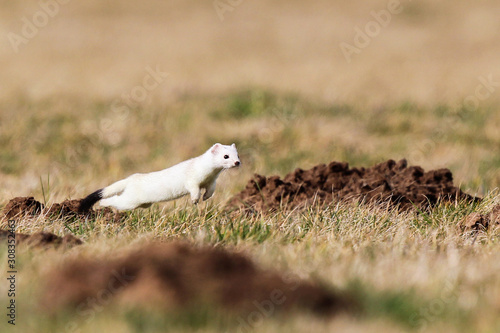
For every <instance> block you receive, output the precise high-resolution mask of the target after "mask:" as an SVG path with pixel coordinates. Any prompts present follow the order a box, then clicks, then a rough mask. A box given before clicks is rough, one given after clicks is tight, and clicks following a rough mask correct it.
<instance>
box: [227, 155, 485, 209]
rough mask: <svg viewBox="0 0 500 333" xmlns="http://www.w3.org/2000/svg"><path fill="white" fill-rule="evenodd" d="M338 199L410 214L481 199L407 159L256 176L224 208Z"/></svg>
mask: <svg viewBox="0 0 500 333" xmlns="http://www.w3.org/2000/svg"><path fill="white" fill-rule="evenodd" d="M341 200H356V201H360V202H378V203H387V204H390V205H392V206H397V207H399V208H400V209H402V210H408V209H413V208H415V207H417V208H418V209H426V208H429V207H431V206H434V205H435V204H436V203H437V202H447V201H454V200H470V201H474V200H480V199H479V198H476V197H472V196H470V195H468V194H465V193H463V192H462V191H461V190H460V189H459V188H458V187H455V186H454V185H453V175H452V173H451V171H450V170H448V169H438V170H432V171H428V172H425V171H424V169H422V168H421V167H419V166H408V165H407V161H406V160H401V161H399V162H395V161H394V160H388V161H386V162H384V163H380V164H377V165H375V166H373V167H371V168H349V165H348V164H347V163H340V162H331V163H330V164H328V165H326V164H320V165H317V166H315V167H313V168H312V169H310V170H303V169H296V170H295V171H294V172H292V173H289V174H288V175H286V176H285V177H284V178H283V179H281V178H280V177H279V176H272V177H265V176H262V175H258V174H256V175H255V176H254V179H251V180H250V181H249V182H248V184H247V186H246V187H245V189H244V190H243V191H242V192H240V193H239V194H237V195H235V196H234V197H233V198H231V199H230V201H229V202H228V206H227V207H228V209H230V210H244V211H247V212H266V211H273V210H277V209H293V208H296V207H304V206H307V205H311V204H323V203H331V202H332V201H341Z"/></svg>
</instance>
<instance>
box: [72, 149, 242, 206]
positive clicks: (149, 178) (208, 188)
mask: <svg viewBox="0 0 500 333" xmlns="http://www.w3.org/2000/svg"><path fill="white" fill-rule="evenodd" d="M240 164H241V162H240V158H239V157H238V151H237V150H236V146H235V144H234V143H233V144H232V145H231V146H225V145H221V144H220V143H216V144H215V145H213V146H212V147H211V148H210V149H209V150H207V151H206V152H205V153H204V154H203V155H200V156H198V157H195V158H192V159H189V160H187V161H184V162H181V163H179V164H176V165H174V166H172V167H170V168H167V169H165V170H161V171H156V172H151V173H136V174H133V175H131V176H129V177H127V178H125V179H122V180H119V181H117V182H116V183H113V184H111V185H109V186H108V187H105V188H102V189H100V190H97V191H95V192H94V193H92V194H90V195H88V196H87V197H86V198H85V199H83V200H82V201H81V202H80V211H82V212H86V211H88V210H89V209H90V208H91V207H92V206H93V205H94V204H95V203H96V202H97V201H99V200H100V201H101V202H100V205H101V206H104V207H114V208H116V209H118V210H129V209H134V208H137V207H142V208H147V207H149V206H151V204H152V203H154V202H160V201H169V200H174V199H178V198H180V197H182V196H185V195H187V194H190V195H191V201H192V202H193V203H194V204H197V203H198V202H199V201H200V197H201V190H202V189H203V190H205V192H204V194H203V200H207V199H209V198H210V197H211V196H212V195H213V194H214V191H215V182H216V181H217V177H218V176H219V174H220V173H221V171H222V170H224V169H230V168H233V167H237V166H239V165H240Z"/></svg>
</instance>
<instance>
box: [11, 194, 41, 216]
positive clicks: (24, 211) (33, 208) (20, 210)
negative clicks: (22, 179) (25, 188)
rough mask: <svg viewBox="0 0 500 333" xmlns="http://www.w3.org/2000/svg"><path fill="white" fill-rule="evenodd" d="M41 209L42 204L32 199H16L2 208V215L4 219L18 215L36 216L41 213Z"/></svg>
mask: <svg viewBox="0 0 500 333" xmlns="http://www.w3.org/2000/svg"><path fill="white" fill-rule="evenodd" d="M42 209H43V204H42V203H40V202H38V201H36V200H35V198H33V197H16V198H14V199H11V200H10V201H9V203H8V204H7V205H6V206H5V207H4V209H3V213H4V215H5V217H7V218H8V219H11V218H13V217H15V216H19V215H25V216H26V215H31V216H36V215H38V214H40V213H41V212H42Z"/></svg>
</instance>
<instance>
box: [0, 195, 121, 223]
mask: <svg viewBox="0 0 500 333" xmlns="http://www.w3.org/2000/svg"><path fill="white" fill-rule="evenodd" d="M79 206H80V200H65V201H63V202H61V203H55V204H52V205H51V206H47V207H45V206H44V205H43V204H42V203H41V202H39V201H36V200H35V199H34V198H33V197H17V198H14V199H12V200H10V201H9V202H8V203H7V205H6V206H5V208H4V209H3V213H4V215H5V217H6V218H8V219H11V218H14V217H18V216H37V215H40V214H43V215H46V216H50V217H59V218H73V217H82V218H84V217H87V218H92V219H95V218H96V217H97V216H102V217H103V218H104V219H106V220H108V221H112V222H118V221H120V220H121V219H122V217H123V214H120V213H117V214H115V213H114V212H113V211H112V210H111V209H110V208H104V209H97V210H93V209H90V210H89V211H87V212H85V213H81V212H79V211H78V208H79Z"/></svg>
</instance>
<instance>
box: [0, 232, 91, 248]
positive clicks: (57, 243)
mask: <svg viewBox="0 0 500 333" xmlns="http://www.w3.org/2000/svg"><path fill="white" fill-rule="evenodd" d="M14 235H15V240H16V244H17V245H26V246H29V247H41V248H50V247H54V248H59V247H61V246H62V247H64V248H70V247H73V246H75V245H80V244H83V242H82V241H81V240H80V239H78V238H76V237H75V236H73V235H70V234H67V235H65V236H63V237H59V236H57V235H54V234H52V233H50V232H36V233H34V234H31V235H28V234H22V233H17V232H16V233H15V234H14ZM11 238H12V236H11V233H10V231H8V230H0V241H6V240H7V239H11Z"/></svg>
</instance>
